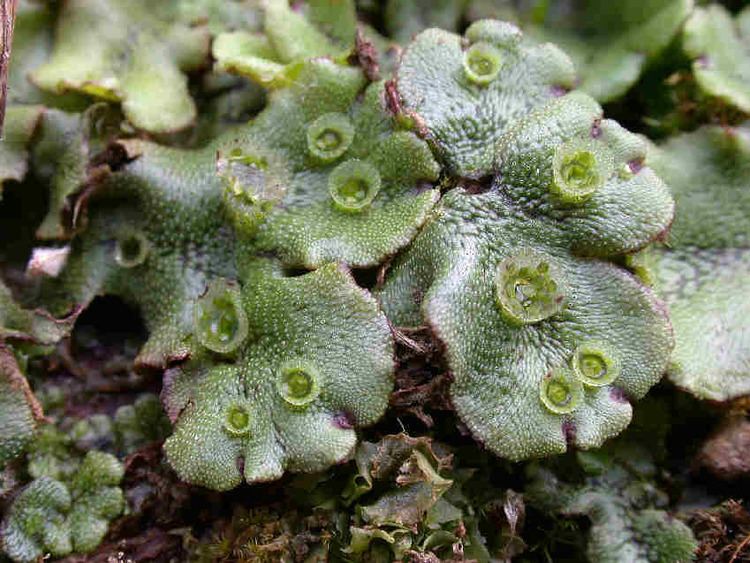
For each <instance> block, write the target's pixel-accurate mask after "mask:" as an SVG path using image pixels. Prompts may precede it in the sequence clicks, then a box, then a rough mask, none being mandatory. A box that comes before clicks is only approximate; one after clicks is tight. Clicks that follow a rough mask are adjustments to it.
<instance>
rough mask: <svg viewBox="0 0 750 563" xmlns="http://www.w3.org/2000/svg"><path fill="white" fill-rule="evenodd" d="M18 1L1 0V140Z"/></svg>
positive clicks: (0, 137)
mask: <svg viewBox="0 0 750 563" xmlns="http://www.w3.org/2000/svg"><path fill="white" fill-rule="evenodd" d="M17 6H18V0H0V19H2V46H1V47H0V139H2V137H3V124H4V123H5V104H6V101H7V98H8V68H9V67H10V50H11V46H12V44H13V26H14V25H15V23H16V8H17Z"/></svg>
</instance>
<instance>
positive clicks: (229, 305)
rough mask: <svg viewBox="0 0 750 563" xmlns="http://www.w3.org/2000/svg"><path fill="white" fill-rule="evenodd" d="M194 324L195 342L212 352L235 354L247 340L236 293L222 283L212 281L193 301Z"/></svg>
mask: <svg viewBox="0 0 750 563" xmlns="http://www.w3.org/2000/svg"><path fill="white" fill-rule="evenodd" d="M193 320H194V324H195V334H196V337H197V338H198V341H199V342H200V343H201V344H203V346H205V347H206V348H208V349H209V350H211V351H213V352H218V353H220V354H228V353H230V352H234V351H235V350H236V349H237V348H238V347H239V346H240V344H242V342H243V341H244V340H245V338H246V337H247V317H246V315H245V311H244V310H243V309H242V301H241V297H240V292H239V289H238V288H237V287H236V286H235V285H234V284H232V283H230V282H229V281H227V280H224V279H216V280H214V281H212V282H211V283H210V284H209V287H208V290H207V291H206V293H205V294H204V295H202V296H201V297H200V298H199V299H198V300H197V301H196V303H195V309H194V315H193Z"/></svg>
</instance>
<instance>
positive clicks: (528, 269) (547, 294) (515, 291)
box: [495, 250, 565, 325]
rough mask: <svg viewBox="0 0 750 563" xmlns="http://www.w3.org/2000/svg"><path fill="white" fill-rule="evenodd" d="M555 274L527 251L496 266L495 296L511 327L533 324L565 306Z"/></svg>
mask: <svg viewBox="0 0 750 563" xmlns="http://www.w3.org/2000/svg"><path fill="white" fill-rule="evenodd" d="M561 289H562V288H561V284H560V279H559V275H558V273H557V272H556V270H555V269H554V268H553V267H552V266H551V265H550V264H549V262H548V261H546V260H545V259H544V258H543V257H541V256H540V255H538V254H536V253H535V252H532V251H530V250H524V251H522V252H520V253H519V254H517V255H516V256H510V257H508V258H506V259H504V260H503V261H502V262H501V263H500V266H499V267H498V271H497V276H496V280H495V296H496V300H497V303H498V305H499V307H500V311H501V313H502V314H503V316H504V317H505V319H506V320H507V321H509V322H510V323H511V324H520V325H524V324H533V323H537V322H539V321H542V320H544V319H546V318H549V317H551V316H552V315H554V314H556V313H558V312H559V311H560V310H561V309H562V308H563V306H564V304H565V297H564V295H563V293H562V291H561Z"/></svg>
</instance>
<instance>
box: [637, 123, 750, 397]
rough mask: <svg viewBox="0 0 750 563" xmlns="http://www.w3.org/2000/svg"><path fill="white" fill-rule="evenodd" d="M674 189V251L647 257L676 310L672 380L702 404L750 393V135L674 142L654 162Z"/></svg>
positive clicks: (708, 135) (721, 132) (707, 133)
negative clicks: (749, 319)
mask: <svg viewBox="0 0 750 563" xmlns="http://www.w3.org/2000/svg"><path fill="white" fill-rule="evenodd" d="M650 162H651V164H652V165H653V166H654V168H655V169H656V170H658V171H659V173H660V174H661V175H662V176H663V177H664V179H665V180H666V181H667V182H668V183H669V185H670V187H671V188H672V190H673V192H674V196H675V200H676V202H677V216H676V219H675V223H674V226H673V228H672V232H671V234H670V236H669V240H668V245H666V246H664V247H660V248H659V249H654V250H653V251H650V252H648V253H647V254H646V257H645V262H646V268H647V270H649V272H650V275H651V277H652V278H653V279H654V283H655V288H656V289H657V291H658V292H659V293H660V294H661V295H663V296H664V298H665V299H666V301H667V302H668V303H669V307H670V312H671V317H672V322H673V324H674V327H675V337H676V348H675V353H674V355H673V356H672V361H671V364H670V367H669V377H670V379H671V380H672V381H673V382H674V383H675V384H676V385H678V386H679V387H682V388H684V389H686V390H688V391H689V392H691V393H693V394H694V395H696V396H697V397H699V398H702V399H711V400H716V401H726V400H729V399H733V398H736V397H741V396H744V395H747V393H748V392H750V369H748V362H749V361H750V352H749V351H750V331H748V328H747V322H746V319H747V315H748V314H749V313H750V300H748V297H747V291H746V289H747V283H748V279H750V251H749V250H748V249H750V225H748V219H747V218H748V216H749V215H750V197H749V196H748V194H750V191H749V190H748V186H749V183H748V173H749V172H750V129H748V127H747V126H746V125H745V126H741V127H737V128H733V129H724V128H721V127H711V126H706V127H703V128H701V129H699V130H698V131H696V132H694V133H689V134H683V135H680V136H678V137H675V138H673V139H671V140H670V141H668V142H667V143H666V144H665V145H663V146H662V147H660V148H659V149H658V150H656V151H655V152H654V157H653V159H652V160H651V161H650Z"/></svg>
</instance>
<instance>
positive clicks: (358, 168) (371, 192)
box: [328, 159, 380, 213]
mask: <svg viewBox="0 0 750 563" xmlns="http://www.w3.org/2000/svg"><path fill="white" fill-rule="evenodd" d="M328 191H329V193H330V194H331V198H332V199H333V204H334V205H335V206H336V208H338V209H340V210H341V211H347V212H350V213H358V212H361V211H363V210H364V209H366V208H367V207H368V206H369V205H370V204H371V203H372V200H373V199H375V196H376V195H377V194H378V192H379V191H380V173H379V172H378V170H377V168H375V167H374V166H373V165H372V164H370V163H369V162H365V161H362V160H356V159H351V160H347V161H346V162H343V163H341V164H339V165H338V166H337V167H336V168H335V169H334V170H333V172H331V175H330V176H329V177H328Z"/></svg>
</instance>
